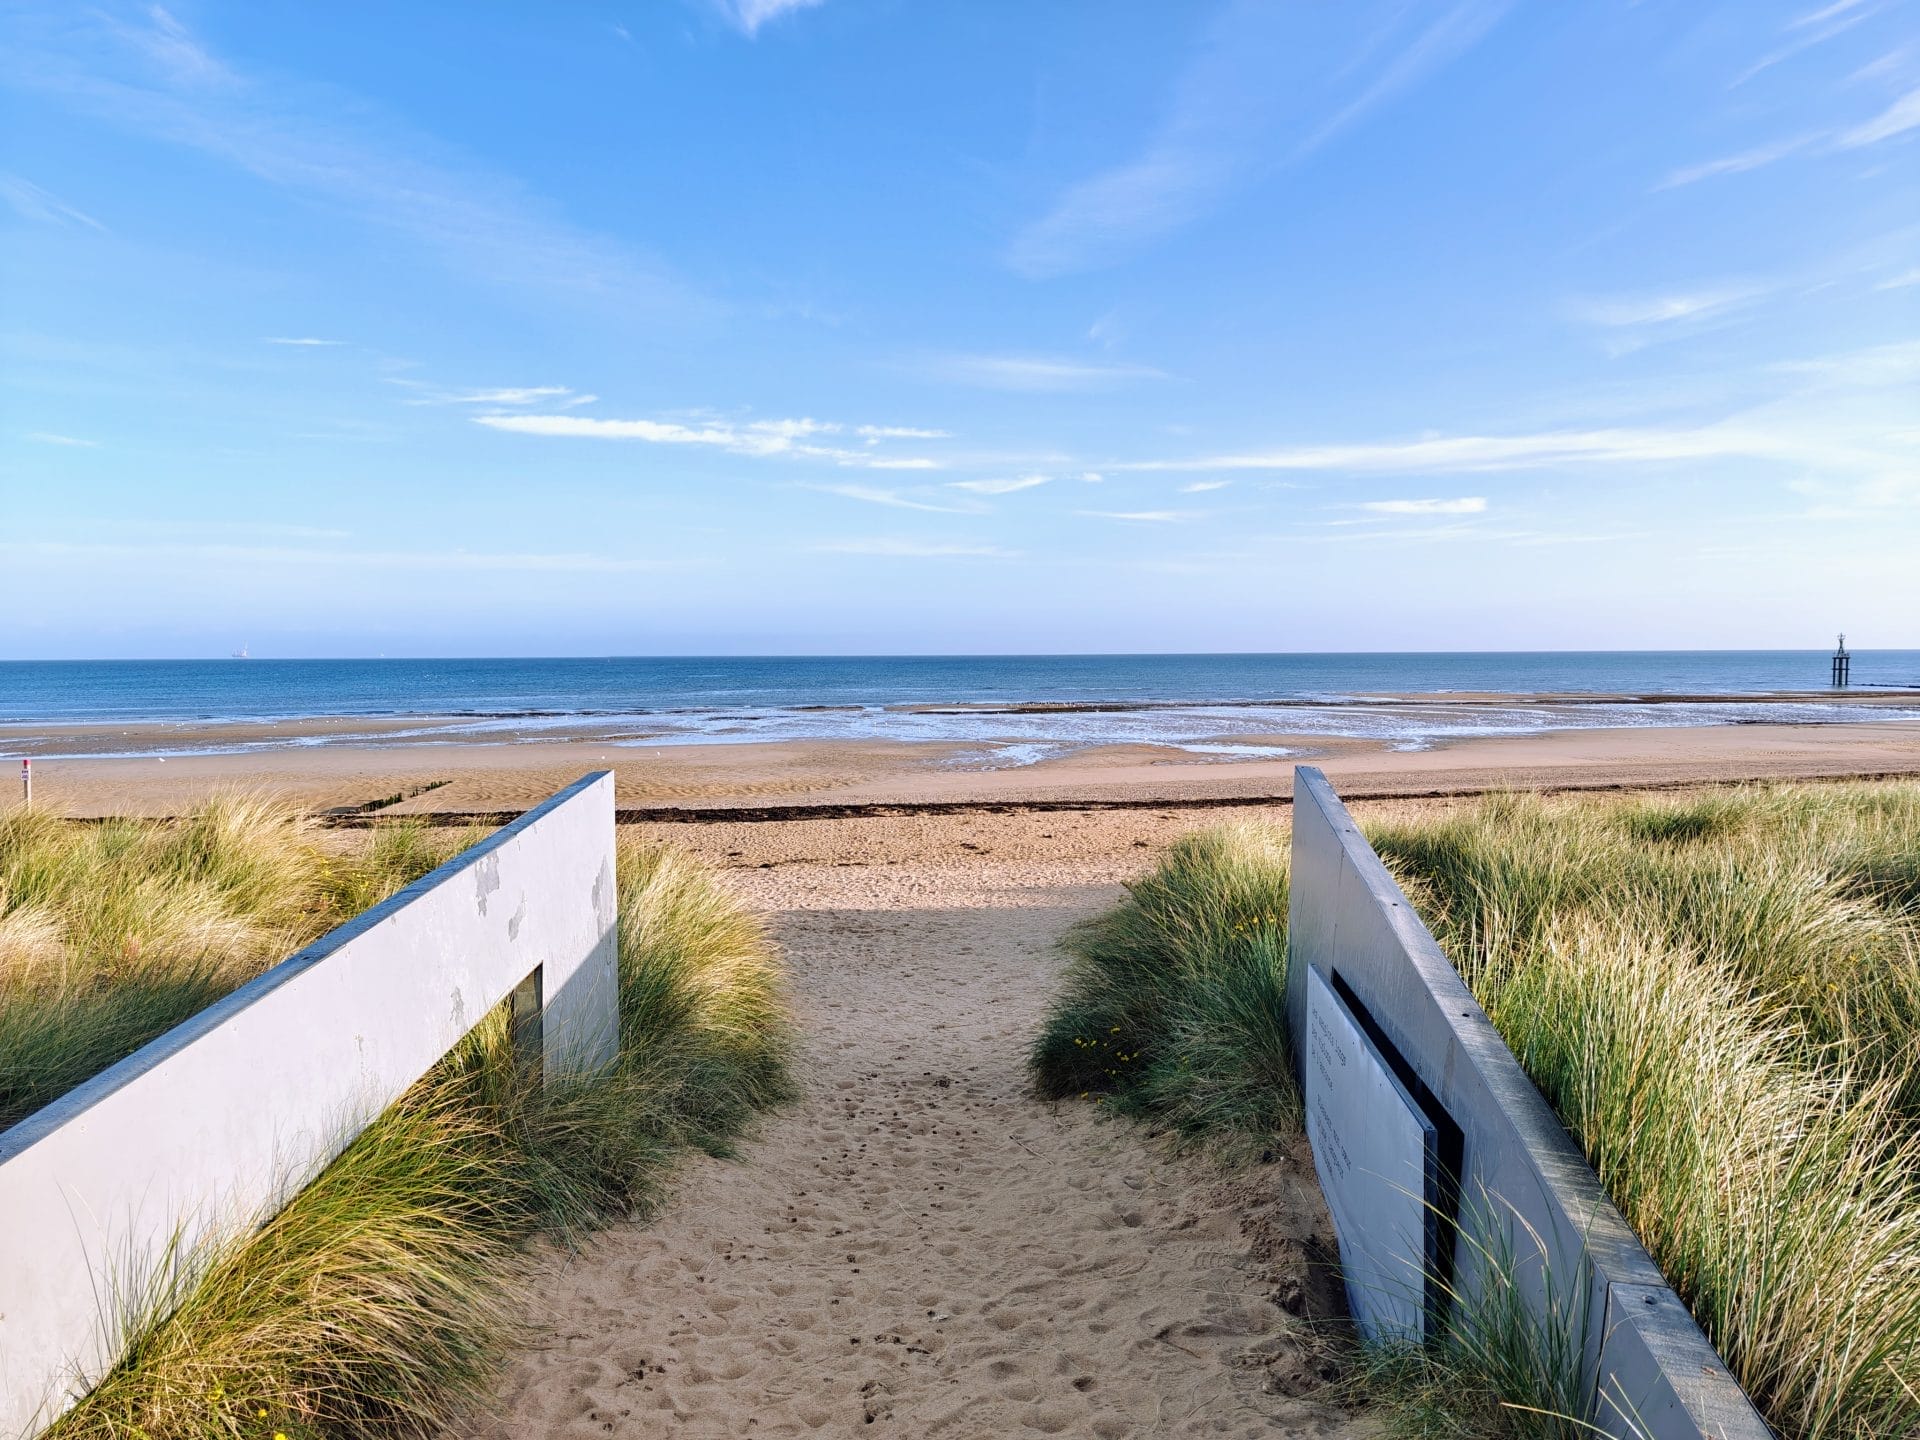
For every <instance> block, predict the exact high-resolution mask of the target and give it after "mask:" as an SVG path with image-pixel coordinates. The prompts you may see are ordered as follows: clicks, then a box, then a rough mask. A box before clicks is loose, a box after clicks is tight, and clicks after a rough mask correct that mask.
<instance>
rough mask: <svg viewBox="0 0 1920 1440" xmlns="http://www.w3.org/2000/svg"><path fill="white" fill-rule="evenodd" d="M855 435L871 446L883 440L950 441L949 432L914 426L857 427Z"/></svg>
mask: <svg viewBox="0 0 1920 1440" xmlns="http://www.w3.org/2000/svg"><path fill="white" fill-rule="evenodd" d="M853 433H854V434H856V435H858V436H859V437H860V438H861V439H862V440H864V441H866V442H867V443H868V444H869V445H874V444H878V443H879V442H880V441H882V440H950V439H952V438H953V435H952V432H951V431H948V430H922V429H920V428H919V427H917V426H914V425H856V426H854V427H853Z"/></svg>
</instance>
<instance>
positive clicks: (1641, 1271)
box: [1287, 765, 1772, 1440]
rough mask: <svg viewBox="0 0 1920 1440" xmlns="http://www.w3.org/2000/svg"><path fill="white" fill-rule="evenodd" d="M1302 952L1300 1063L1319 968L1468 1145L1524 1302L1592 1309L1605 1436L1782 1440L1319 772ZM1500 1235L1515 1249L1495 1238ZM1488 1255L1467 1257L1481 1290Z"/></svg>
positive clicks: (1473, 1185)
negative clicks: (1340, 986) (1311, 977)
mask: <svg viewBox="0 0 1920 1440" xmlns="http://www.w3.org/2000/svg"><path fill="white" fill-rule="evenodd" d="M1287 937H1288V938H1287V944H1288V952H1289V960H1290V962H1291V963H1290V966H1289V975H1288V1012H1289V1013H1288V1019H1289V1025H1290V1028H1291V1029H1292V1032H1293V1035H1294V1038H1295V1042H1296V1045H1298V1043H1299V1041H1300V1037H1301V1035H1302V1033H1303V1026H1304V1023H1305V1017H1306V989H1307V987H1306V977H1307V970H1308V967H1309V966H1311V967H1312V968H1314V969H1316V970H1319V971H1320V972H1321V973H1322V974H1323V975H1325V976H1327V977H1329V978H1330V977H1332V976H1335V975H1337V976H1339V978H1340V979H1341V980H1342V981H1343V982H1345V984H1346V985H1347V986H1348V987H1349V988H1350V989H1351V990H1352V992H1353V993H1354V995H1355V996H1357V997H1358V999H1359V1001H1360V1004H1361V1005H1362V1006H1364V1007H1365V1010H1366V1012H1367V1014H1368V1015H1369V1016H1370V1017H1371V1019H1372V1021H1373V1023H1374V1024H1376V1025H1378V1026H1379V1027H1380V1030H1381V1031H1382V1032H1383V1033H1384V1034H1385V1036H1386V1038H1387V1040H1388V1041H1389V1042H1390V1043H1391V1045H1392V1046H1393V1048H1394V1049H1395V1050H1396V1051H1397V1052H1398V1053H1399V1054H1400V1056H1401V1057H1402V1058H1403V1059H1404V1060H1405V1061H1406V1062H1407V1064H1408V1066H1409V1067H1410V1068H1411V1069H1412V1071H1413V1073H1414V1075H1415V1076H1417V1077H1418V1079H1419V1081H1420V1082H1421V1084H1422V1085H1423V1086H1424V1087H1425V1088H1426V1089H1427V1091H1428V1092H1429V1094H1430V1095H1431V1096H1432V1097H1433V1101H1434V1102H1435V1103H1436V1104H1437V1106H1438V1108H1439V1110H1440V1111H1441V1112H1443V1113H1444V1114H1445V1115H1447V1116H1448V1117H1450V1118H1451V1119H1452V1121H1453V1123H1454V1124H1455V1125H1457V1126H1458V1127H1459V1129H1460V1131H1461V1139H1462V1155H1461V1161H1460V1166H1459V1174H1458V1176H1457V1177H1456V1178H1457V1179H1458V1181H1459V1193H1460V1195H1461V1196H1462V1197H1463V1200H1462V1212H1463V1213H1462V1215H1461V1217H1460V1221H1461V1226H1462V1228H1463V1229H1465V1230H1467V1231H1468V1232H1469V1233H1473V1232H1476V1231H1477V1232H1479V1233H1478V1235H1477V1238H1478V1239H1479V1240H1480V1241H1481V1243H1482V1244H1483V1245H1487V1246H1491V1247H1492V1249H1493V1251H1494V1253H1500V1254H1504V1255H1507V1256H1510V1257H1511V1258H1512V1259H1513V1261H1514V1263H1515V1269H1516V1272H1517V1273H1516V1283H1517V1286H1518V1288H1519V1290H1520V1292H1521V1293H1522V1295H1523V1296H1524V1297H1525V1298H1526V1299H1527V1301H1528V1303H1529V1304H1530V1305H1532V1306H1533V1307H1534V1309H1535V1311H1536V1313H1539V1314H1541V1315H1542V1316H1543V1323H1545V1321H1544V1317H1545V1315H1546V1313H1547V1311H1548V1310H1549V1309H1550V1308H1551V1309H1558V1310H1559V1311H1560V1313H1561V1314H1562V1315H1563V1316H1567V1315H1571V1316H1573V1317H1578V1316H1579V1315H1580V1314H1581V1312H1582V1310H1583V1309H1584V1314H1585V1320H1584V1323H1583V1324H1576V1325H1575V1327H1574V1328H1575V1331H1576V1334H1577V1335H1578V1336H1579V1338H1581V1339H1583V1340H1584V1341H1585V1347H1584V1348H1585V1351H1586V1357H1585V1358H1586V1365H1587V1370H1588V1379H1589V1382H1590V1383H1591V1384H1592V1385H1593V1386H1594V1387H1595V1394H1596V1405H1595V1413H1594V1415H1593V1416H1592V1417H1590V1418H1591V1419H1592V1421H1593V1422H1594V1424H1595V1425H1596V1426H1597V1427H1598V1429H1599V1430H1600V1432H1601V1433H1603V1434H1607V1435H1613V1436H1619V1437H1624V1440H1642V1437H1646V1440H1769V1437H1770V1436H1771V1435H1772V1431H1771V1430H1769V1429H1768V1427H1767V1425H1766V1422H1765V1421H1764V1420H1762V1419H1761V1417H1760V1415H1759V1413H1758V1412H1757V1411H1756V1410H1755V1409H1754V1408H1753V1405H1752V1403H1751V1402H1750V1401H1749V1400H1748V1399H1747V1397H1746V1395H1745V1393H1744V1392H1742V1390H1741V1389H1740V1386H1739V1384H1738V1383H1737V1382H1736V1381H1735V1380H1734V1378H1733V1376H1732V1375H1731V1374H1730V1373H1728V1371H1727V1367H1726V1366H1725V1365H1724V1364H1723V1363H1722V1362H1721V1360H1720V1357H1719V1356H1718V1355H1717V1354H1715V1353H1714V1350H1713V1347H1712V1346H1711V1345H1709V1344H1708V1343H1707V1338H1706V1336H1705V1335H1703V1334H1702V1333H1701V1332H1700V1327H1699V1326H1698V1325H1696V1324H1695V1323H1694V1321H1693V1317H1692V1316H1691V1315H1689V1314H1688V1313H1687V1309H1686V1307H1685V1305H1683V1304H1682V1303H1681V1301H1680V1298H1679V1297H1678V1296H1677V1295H1675V1294H1674V1292H1673V1291H1672V1290H1671V1289H1670V1288H1668V1286H1667V1283H1666V1279H1665V1277H1664V1276H1662V1275H1661V1273H1660V1270H1659V1268H1658V1267H1657V1266H1656V1265H1655V1264H1654V1263H1653V1259H1652V1257H1651V1256H1649V1255H1648V1254H1647V1252H1646V1250H1645V1249H1644V1248H1643V1247H1642V1246H1641V1244H1640V1242H1639V1240H1638V1239H1637V1238H1636V1237H1635V1236H1634V1234H1633V1231H1632V1230H1630V1229H1629V1228H1628V1226H1627V1222H1626V1221H1625V1220H1624V1219H1623V1218H1622V1217H1621V1215H1620V1212H1619V1211H1618V1210H1616V1209H1615V1208H1614V1206H1613V1204H1612V1202H1611V1201H1609V1200H1608V1199H1607V1197H1606V1194H1605V1192H1604V1191H1603V1190H1602V1189H1601V1187H1600V1180H1599V1177H1598V1176H1596V1175H1595V1174H1594V1173H1593V1168H1592V1167H1591V1166H1590V1165H1588V1164H1587V1160H1586V1156H1585V1155H1584V1154H1582V1153H1581V1151H1580V1149H1579V1147H1578V1146H1577V1145H1575V1144H1574V1142H1573V1138H1572V1137H1571V1136H1570V1135H1569V1134H1568V1133H1567V1131H1566V1129H1565V1127H1564V1126H1562V1125H1561V1123H1560V1121H1559V1118H1558V1117H1557V1116H1555V1115H1554V1113H1553V1111H1552V1109H1551V1108H1550V1107H1549V1106H1548V1105H1547V1102H1546V1100H1545V1099H1544V1098H1543V1097H1542V1096H1541V1094H1540V1092H1539V1090H1538V1089H1536V1088H1535V1087H1534V1084H1533V1082H1532V1081H1531V1080H1530V1079H1528V1078H1527V1074H1526V1072H1525V1071H1524V1070H1522V1069H1521V1068H1520V1062H1519V1061H1518V1060H1516V1059H1515V1058H1514V1055H1513V1052H1512V1051H1511V1050H1509V1049H1508V1048H1507V1045H1506V1042H1505V1041H1504V1040H1502V1039H1501V1038H1500V1034H1499V1032H1498V1031H1497V1030H1495V1029H1494V1027H1493V1022H1492V1021H1490V1020H1489V1019H1488V1018H1487V1015H1486V1012H1485V1011H1483V1010H1482V1009H1481V1008H1480V1006H1479V1004H1478V1002H1476V1001H1475V1000H1474V998H1473V995H1472V993H1471V992H1470V991H1469V990H1468V989H1467V986H1466V983H1465V982H1464V981H1463V980H1462V979H1461V978H1460V975H1459V972H1458V971H1456V970H1455V969H1454V967H1453V964H1452V962H1451V961H1449V960H1448V959H1447V957H1446V955H1445V954H1444V953H1443V952H1442V951H1441V949H1440V946H1439V944H1438V943H1437V942H1436V941H1435V940H1434V938H1433V936H1432V935H1431V934H1430V933H1429V932H1428V930H1427V927H1426V926H1425V925H1423V924H1422V923H1421V922H1420V918H1419V916H1417V915H1416V914H1415V913H1414V911H1413V907H1412V906H1411V905H1410V904H1408V903H1407V898H1406V896H1405V895H1403V894H1402V893H1401V892H1400V887H1399V886H1398V885H1397V884H1395V883H1394V880H1393V877H1392V875H1390V874H1389V873H1388V872H1387V868H1386V866H1385V865H1383V864H1382V863H1381V861H1380V857H1379V856H1378V855H1376V854H1375V853H1374V851H1373V847H1372V846H1370V845H1368V844H1367V842H1366V839H1365V837H1364V836H1362V835H1361V833H1360V829H1359V827H1358V826H1357V825H1356V824H1355V823H1354V821H1353V817H1352V816H1351V815H1349V814H1348V813H1347V809H1346V807H1345V806H1344V805H1342V804H1341V803H1340V799H1339V797H1338V796H1337V795H1335V794H1334V791H1333V787H1332V786H1331V785H1329V784H1328V783H1327V779H1326V777H1325V776H1324V775H1322V774H1321V773H1320V771H1318V770H1316V769H1314V768H1313V767H1311V766H1306V765H1303V766H1300V767H1298V768H1297V769H1296V770H1295V771H1294V789H1293V861H1292V886H1291V897H1290V900H1289V905H1288V923H1287ZM1494 1225H1500V1226H1504V1227H1505V1229H1506V1234H1505V1235H1504V1236H1495V1235H1494V1234H1492V1233H1491V1227H1492V1226H1494ZM1529 1232H1530V1233H1529ZM1536 1236H1537V1237H1538V1240H1537V1241H1536V1239H1535V1238H1534V1237H1536ZM1543 1247H1544V1250H1545V1252H1546V1253H1545V1255H1544V1256H1542V1254H1541V1251H1542V1248H1543ZM1463 1249H1464V1247H1463ZM1472 1253H1473V1252H1472V1251H1471V1250H1470V1249H1467V1250H1466V1251H1465V1253H1464V1254H1461V1256H1460V1261H1461V1266H1462V1272H1463V1273H1462V1276H1461V1277H1460V1279H1461V1283H1462V1285H1463V1287H1464V1288H1469V1289H1470V1288H1471V1285H1472V1283H1473V1282H1472V1278H1471V1275H1470V1273H1468V1272H1470V1271H1471V1270H1472V1268H1473V1262H1472ZM1549 1268H1550V1269H1551V1276H1549V1274H1548V1273H1547V1271H1548V1269H1549ZM1556 1282H1557V1292H1556V1290H1555V1288H1554V1287H1555V1284H1556ZM1563 1323H1565V1322H1564V1321H1563ZM1628 1411H1631V1418H1629V1415H1628V1414H1627V1413H1626V1412H1628Z"/></svg>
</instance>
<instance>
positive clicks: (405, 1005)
mask: <svg viewBox="0 0 1920 1440" xmlns="http://www.w3.org/2000/svg"><path fill="white" fill-rule="evenodd" d="M615 906H616V895H615V868H614V823H613V777H612V775H611V773H610V772H607V771H599V772H596V773H595V774H592V775H588V776H586V777H584V778H583V779H581V780H579V781H577V782H575V783H574V784H573V785H570V786H568V787H567V788H566V789H565V790H562V791H561V792H560V793H559V794H557V795H554V796H553V797H552V798H551V799H549V800H547V801H546V802H545V803H543V804H541V805H539V806H538V807H536V808H535V809H533V810H530V811H528V812H527V813H526V814H525V815H523V816H521V817H520V818H519V819H518V820H516V821H514V822H513V823H512V824H510V825H508V826H507V827H506V828H504V829H502V830H500V831H498V832H496V833H495V834H493V835H490V836H488V837H487V838H486V839H484V840H482V841H481V842H480V843H479V844H477V845H475V846H473V847H472V848H471V849H468V850H466V851H464V852H463V853H462V854H460V855H458V856H456V857H454V858H453V859H452V860H450V861H448V862H447V863H446V864H445V865H442V866H441V867H440V868H439V869H437V870H435V871H434V872H433V873H432V874H430V875H427V876H425V877H424V878H422V879H421V880H419V881H417V882H416V883H414V884H413V885H410V886H408V887H407V888H406V889H404V890H402V891H400V892H399V893H398V894H396V895H394V896H392V897H391V898H390V899H388V900H386V901H384V902H383V903H381V904H379V905H377V906H375V907H374V908H372V909H371V910H368V911H367V912H366V913H365V914H363V915H361V916H359V917H358V918H356V919H354V920H351V921H349V922H348V923H347V924H345V925H342V926H341V927H340V928H338V929H337V930H334V931H332V932H330V933H329V934H327V935H325V936H323V937H322V938H321V939H319V940H317V941H315V942H314V943H313V944H312V945H309V946H307V947H306V948H305V949H304V950H301V951H299V952H298V953H296V954H294V955H292V956H290V957H289V958H287V959H286V960H283V961H281V962H280V963H279V964H278V965H276V966H274V967H273V968H272V969H271V970H268V971H267V972H266V973H265V974H263V975H261V976H259V977H257V978H256V979H254V980H252V981H250V982H248V983H247V984H246V985H243V986H241V987H240V988H239V989H238V990H235V991H234V992H233V993H232V994H231V995H228V996H226V997H225V998H224V999H222V1000H219V1001H217V1002H215V1003H214V1004H213V1005H211V1006H209V1007H207V1009H205V1010H203V1011H201V1012H200V1013H199V1014H198V1015H195V1016H193V1017H192V1018H191V1019H189V1020H187V1021H185V1022H183V1023H182V1024H180V1025H178V1026H175V1027H174V1028H173V1029H172V1030H169V1031H168V1032H167V1033H166V1034H164V1035H162V1036H160V1037H159V1038H158V1039H156V1040H154V1041H153V1042H152V1043H151V1044H149V1045H147V1046H145V1047H144V1048H143V1049H141V1050H139V1051H136V1052H135V1053H134V1054H132V1055H129V1056H128V1057H127V1058H126V1059H124V1060H122V1061H120V1062H119V1063H118V1064H116V1065H114V1066H112V1067H110V1068H109V1069H107V1070H105V1071H102V1072H101V1073H100V1074H99V1075H96V1076H95V1077H94V1078H93V1079H91V1080H88V1081H86V1082H85V1083H84V1084H82V1085H80V1086H78V1087H76V1088H75V1089H73V1090H71V1091H69V1092H68V1093H67V1094H66V1095H64V1096H62V1097H61V1098H60V1099H58V1100H56V1101H54V1102H53V1103H52V1104H51V1105H48V1106H47V1107H45V1108H44V1109H42V1110H40V1111H38V1112H36V1113H35V1114H33V1115H30V1116H28V1117H27V1118H26V1119H24V1120H22V1121H21V1122H20V1123H19V1124H17V1125H15V1126H13V1127H12V1128H10V1129H8V1130H5V1131H0V1216H4V1219H5V1223H4V1226H0V1437H5V1440H26V1437H31V1436H33V1435H34V1434H36V1433H37V1432H38V1431H39V1430H40V1429H42V1428H43V1427H45V1426H46V1425H48V1424H50V1423H51V1422H52V1421H53V1420H54V1419H55V1418H57V1417H58V1416H59V1415H60V1414H62V1413H63V1412H64V1411H65V1410H66V1409H67V1408H68V1407H69V1406H71V1405H72V1404H73V1402H74V1401H75V1400H76V1399H78V1398H79V1397H80V1396H81V1395H83V1394H84V1393H85V1392H86V1390H87V1389H88V1388H90V1386H91V1385H92V1384H93V1383H94V1382H95V1381H97V1380H98V1378H99V1377H100V1376H101V1375H102V1374H103V1373H104V1372H105V1371H106V1369H107V1368H108V1367H109V1366H110V1365H111V1364H112V1363H113V1361H114V1360H115V1359H116V1358H117V1357H118V1355H119V1353H120V1351H121V1349H122V1347H123V1346H124V1343H125V1340H126V1336H125V1335H124V1333H123V1327H124V1320H125V1315H124V1310H125V1308H126V1306H127V1303H128V1301H130V1300H132V1301H136V1302H137V1301H138V1300H140V1299H142V1298H144V1297H146V1296H148V1295H151V1294H154V1293H155V1287H156V1286H162V1285H164V1284H165V1283H166V1280H167V1277H168V1276H169V1274H170V1273H171V1267H173V1266H175V1265H176V1264H177V1263H178V1262H179V1259H180V1257H182V1256H191V1255H192V1254H193V1253H195V1250H196V1247H198V1246H201V1245H202V1243H203V1242H207V1241H212V1240H218V1239H220V1238H224V1237H226V1236H229V1235H233V1234H236V1233H244V1231H245V1229H246V1228H247V1227H248V1226H250V1225H254V1224H258V1223H259V1222H260V1220H261V1219H262V1218H263V1217H265V1216H267V1215H270V1214H272V1213H274V1212H275V1211H276V1210H278V1209H279V1208H280V1207H281V1206H282V1205H284V1204H285V1203H286V1202H287V1201H288V1200H289V1199H290V1198H292V1196H293V1195H294V1194H296V1193H297V1192H298V1191H299V1189H300V1188H301V1187H302V1186H303V1185H304V1184H305V1183H306V1182H307V1181H308V1180H310V1179H311V1178H312V1177H313V1176H314V1175H316V1174H318V1173H319V1172H320V1170H321V1169H323V1168H324V1167H325V1166H326V1164H327V1163H328V1161H330V1160H331V1159H332V1158H333V1157H334V1156H336V1155H338V1154H339V1153H340V1151H341V1150H343V1149H345V1148H346V1146H347V1144H348V1143H349V1142H350V1141H351V1140H352V1139H353V1137H354V1136H355V1135H357V1134H359V1133H360V1131H361V1130H362V1129H364V1128H365V1127H366V1126H367V1125H368V1124H369V1123H370V1122H371V1121H372V1120H373V1119H374V1118H375V1117H376V1116H378V1115H379V1114H380V1112H381V1111H382V1110H384V1109H385V1108H386V1107H387V1106H388V1105H390V1104H391V1103H392V1102H393V1101H394V1100H396V1099H398V1098H399V1096H400V1095H401V1094H402V1093H404V1092H405V1090H406V1089H407V1088H408V1087H409V1086H410V1085H412V1084H413V1082H414V1081H416V1080H418V1079H419V1078H420V1077H421V1076H422V1075H424V1074H425V1073H426V1072H427V1071H428V1070H429V1069H431V1068H432V1066H433V1065H434V1063H435V1062H437V1061H438V1060H439V1059H440V1058H441V1056H443V1055H445V1054H446V1052H447V1051H448V1050H450V1049H452V1048H453V1046H454V1045H455V1044H456V1043H458V1041H459V1040H460V1038H461V1037H462V1036H464V1035H465V1034H466V1033H467V1032H468V1031H469V1030H471V1029H472V1028H473V1026H474V1025H475V1024H477V1023H478V1022H479V1021H480V1020H481V1018H482V1017H484V1016H485V1015H486V1014H487V1013H488V1011H490V1010H491V1009H492V1008H493V1007H494V1006H495V1005H497V1004H499V1003H500V1002H501V1001H502V1000H504V999H507V998H508V997H510V996H512V997H514V998H515V1001H516V1013H515V1022H516V1023H515V1026H514V1031H515V1036H516V1041H518V1042H520V1043H527V1044H529V1045H530V1046H532V1047H533V1048H534V1049H535V1050H536V1051H537V1056H536V1058H537V1060H538V1063H540V1064H541V1066H542V1067H543V1069H544V1070H545V1071H546V1072H547V1073H556V1072H558V1071H560V1070H564V1069H578V1068H594V1067H597V1066H599V1065H601V1064H604V1063H606V1062H607V1061H609V1060H611V1059H612V1058H613V1055H614V1053H615V1047H616V1046H617V1045H618V1042H619V1018H618V955H617V953H616V945H617V940H616V933H615ZM530 980H531V981H533V982H534V983H532V984H528V983H527V982H528V981H530ZM535 994H538V995H539V996H540V1000H539V1002H538V1013H537V1014H529V1013H525V1012H524V1011H523V1010H522V1009H521V1008H520V1005H521V1002H522V1001H523V1000H526V999H529V998H530V997H532V996H533V995H535Z"/></svg>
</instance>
